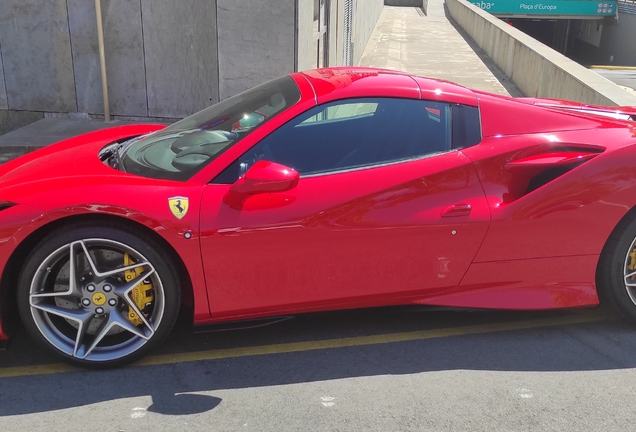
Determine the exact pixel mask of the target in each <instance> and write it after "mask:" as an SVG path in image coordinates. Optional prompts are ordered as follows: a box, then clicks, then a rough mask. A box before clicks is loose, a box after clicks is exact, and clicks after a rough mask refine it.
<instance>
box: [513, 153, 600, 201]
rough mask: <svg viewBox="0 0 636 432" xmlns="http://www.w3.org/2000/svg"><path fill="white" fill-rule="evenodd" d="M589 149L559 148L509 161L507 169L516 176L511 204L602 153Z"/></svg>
mask: <svg viewBox="0 0 636 432" xmlns="http://www.w3.org/2000/svg"><path fill="white" fill-rule="evenodd" d="M601 151H602V150H601V149H598V148H589V147H558V148H552V149H550V151H547V152H543V153H538V154H534V155H531V156H526V157H523V158H520V159H516V160H513V161H510V162H508V163H507V164H506V170H507V171H509V172H511V173H512V174H513V176H514V181H513V182H512V185H514V188H513V187H511V194H510V195H509V197H508V200H507V201H508V202H511V201H514V200H517V199H519V198H521V197H522V196H524V195H527V194H529V193H530V192H532V191H535V190H537V189H539V188H540V187H542V186H544V185H546V184H548V183H550V182H552V181H554V180H555V179H557V178H559V177H561V176H562V175H564V174H566V173H567V172H569V171H572V170H573V169H575V168H576V167H578V166H580V165H582V164H584V163H585V162H587V161H589V160H590V159H592V158H594V157H595V156H597V155H598V154H599V153H601Z"/></svg>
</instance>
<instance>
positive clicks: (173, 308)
mask: <svg viewBox="0 0 636 432" xmlns="http://www.w3.org/2000/svg"><path fill="white" fill-rule="evenodd" d="M71 256H73V257H75V259H74V260H72V263H73V264H71V260H70V258H69V257H71ZM88 257H90V258H88ZM124 267H127V269H128V270H125V269H123V268H124ZM178 274H179V273H178V271H177V269H176V266H175V264H174V263H173V262H172V260H171V258H170V256H169V254H167V253H166V251H164V250H163V248H162V247H161V245H160V244H158V243H157V242H156V241H155V240H154V239H153V238H151V237H149V236H147V235H144V234H143V233H140V232H137V231H133V230H131V229H130V228H129V227H128V226H127V225H123V224H117V223H103V224H94V223H76V224H73V225H69V226H67V227H65V228H63V229H60V230H57V231H54V232H52V233H51V234H49V235H47V236H46V237H45V238H44V239H42V240H41V241H40V242H39V243H38V244H37V245H36V246H35V248H34V249H33V251H32V252H31V253H30V255H29V256H28V257H27V259H26V260H25V263H24V266H23V267H22V270H21V272H20V277H19V281H18V290H17V302H18V311H19V314H20V317H21V319H22V322H23V324H24V326H25V328H26V330H27V331H28V333H29V334H30V335H31V337H32V338H33V339H35V340H36V341H37V342H39V343H40V344H42V345H43V346H44V347H46V348H48V349H49V350H51V351H52V352H54V353H56V354H57V355H59V356H61V357H62V358H63V359H64V360H65V361H66V362H68V363H71V364H73V365H76V366H80V367H84V368H91V369H108V368H114V367H118V366H122V365H125V364H128V363H131V362H134V361H136V360H138V359H140V358H141V357H143V356H145V355H146V354H147V353H148V352H150V351H151V350H153V349H154V348H155V347H156V346H157V345H158V344H160V343H161V342H162V341H163V340H164V339H165V338H166V337H167V336H168V334H169V332H170V330H171V329H172V327H173V325H174V323H175V321H176V319H177V315H178V312H179V305H180V291H181V288H180V284H179V277H178ZM72 275H75V277H73V278H72V277H71V276H72ZM72 279H73V280H76V281H77V282H76V283H75V284H72V283H71V280H72ZM133 296H136V297H137V298H138V300H137V301H138V302H140V303H141V305H139V304H138V303H136V302H135V300H133ZM89 302H90V304H89Z"/></svg>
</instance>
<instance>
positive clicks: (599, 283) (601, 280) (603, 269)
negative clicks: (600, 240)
mask: <svg viewBox="0 0 636 432" xmlns="http://www.w3.org/2000/svg"><path fill="white" fill-rule="evenodd" d="M635 219H636V205H634V206H633V207H632V208H631V209H629V210H628V211H627V213H625V215H624V216H623V217H622V218H621V219H620V220H619V221H618V223H617V224H616V226H615V227H614V229H613V230H612V232H611V233H610V235H609V237H608V238H607V240H606V241H605V244H604V245H603V248H602V249H601V254H600V255H599V259H598V262H597V264H596V278H595V279H596V280H595V282H596V292H597V295H598V297H599V301H600V303H601V304H603V305H610V306H614V300H613V297H612V296H611V295H609V293H608V287H607V284H608V283H609V282H608V280H607V278H608V271H609V269H608V268H607V267H608V266H607V263H606V261H607V260H608V256H609V255H610V254H611V253H612V249H613V247H614V246H615V245H616V243H617V242H618V241H619V239H620V237H621V233H622V232H623V231H624V230H625V228H626V227H627V226H628V225H629V224H630V223H632V222H633V221H634V220H635Z"/></svg>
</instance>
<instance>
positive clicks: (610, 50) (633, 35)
mask: <svg viewBox="0 0 636 432" xmlns="http://www.w3.org/2000/svg"><path fill="white" fill-rule="evenodd" d="M599 53H600V58H599V59H598V63H600V64H607V65H609V64H611V65H616V66H636V15H634V14H630V13H621V12H620V11H619V14H618V24H617V25H605V26H603V36H602V37H601V46H600V50H599Z"/></svg>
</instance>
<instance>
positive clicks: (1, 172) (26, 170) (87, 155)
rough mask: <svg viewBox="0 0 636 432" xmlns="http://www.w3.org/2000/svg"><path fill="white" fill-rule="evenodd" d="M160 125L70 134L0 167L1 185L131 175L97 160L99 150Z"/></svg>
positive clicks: (4, 188)
mask: <svg viewBox="0 0 636 432" xmlns="http://www.w3.org/2000/svg"><path fill="white" fill-rule="evenodd" d="M163 127H164V126H162V125H156V124H155V125H153V124H141V125H128V126H119V127H113V128H109V129H103V130H100V131H96V132H91V133H88V134H84V135H80V136H77V137H73V138H70V139H67V140H64V141H60V142H58V143H55V144H52V145H50V146H47V147H45V148H42V149H39V150H36V151H34V152H32V153H29V154H27V155H25V156H22V157H19V158H17V159H14V160H12V161H9V162H7V163H5V164H3V165H1V166H0V188H1V189H3V190H8V189H11V188H13V187H16V186H24V185H27V184H29V185H32V186H33V187H40V186H41V184H42V183H43V182H46V183H47V184H49V183H50V182H57V181H61V180H64V181H67V182H68V181H69V179H72V178H75V180H76V181H86V180H87V179H89V178H94V177H104V176H107V177H126V176H127V177H133V176H131V175H129V174H126V173H123V172H120V171H118V170H115V169H113V168H111V167H109V166H107V165H105V164H104V163H103V162H102V161H100V160H99V156H98V154H99V151H100V150H101V149H102V148H103V147H104V146H106V145H108V144H110V143H113V142H115V141H121V140H125V139H127V138H131V137H134V136H138V135H141V134H145V133H149V132H153V131H155V130H159V129H162V128H163Z"/></svg>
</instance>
